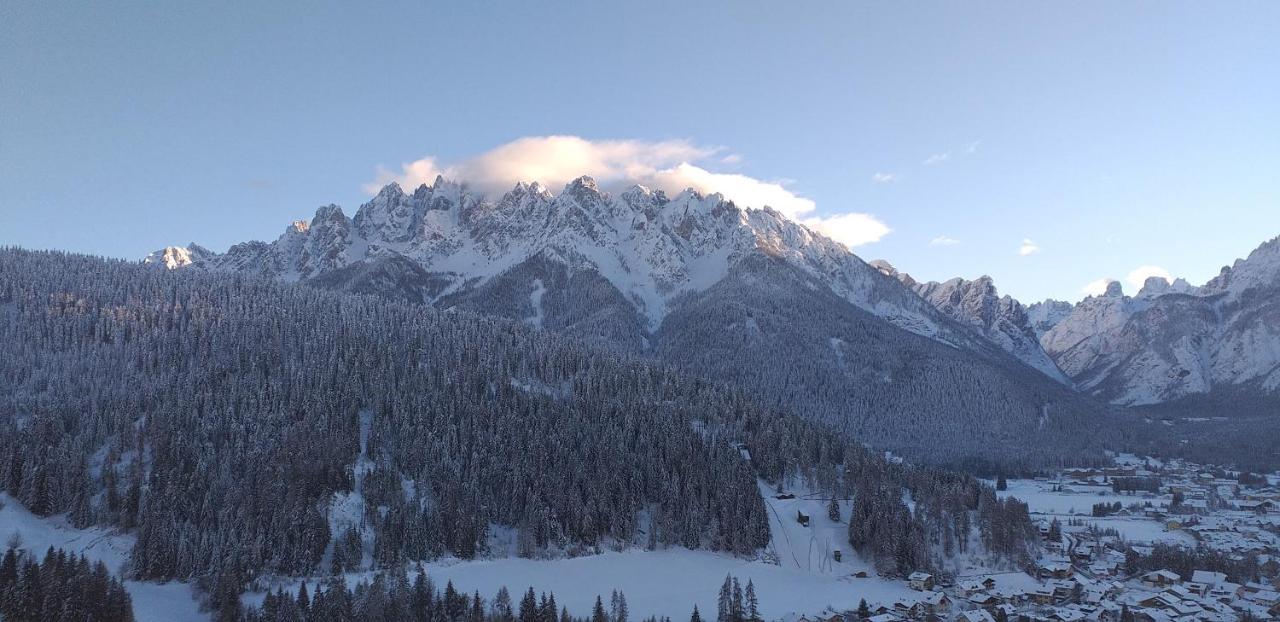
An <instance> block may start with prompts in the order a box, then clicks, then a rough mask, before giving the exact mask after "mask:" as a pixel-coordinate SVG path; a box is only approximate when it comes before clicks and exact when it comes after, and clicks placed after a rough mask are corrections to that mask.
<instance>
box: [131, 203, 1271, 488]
mask: <svg viewBox="0 0 1280 622" xmlns="http://www.w3.org/2000/svg"><path fill="white" fill-rule="evenodd" d="M1276 246H1277V243H1276V241H1275V240H1273V241H1272V242H1270V243H1268V244H1267V245H1264V246H1263V248H1260V249H1259V250H1258V251H1257V252H1255V253H1254V255H1252V256H1250V258H1249V259H1248V260H1244V261H1241V262H1237V264H1236V265H1235V266H1233V267H1231V268H1229V269H1224V272H1223V274H1222V275H1220V276H1219V277H1218V278H1217V279H1215V280H1214V281H1212V282H1210V283H1209V284H1206V285H1205V286H1203V287H1200V288H1192V287H1190V286H1189V285H1186V284H1185V283H1182V282H1178V283H1174V284H1164V283H1163V281H1161V283H1155V282H1151V283H1149V284H1148V287H1146V288H1144V290H1143V292H1142V293H1141V294H1139V296H1137V297H1135V298H1127V297H1123V296H1121V295H1120V294H1119V291H1118V290H1115V291H1109V292H1108V295H1106V296H1100V297H1094V298H1089V299H1086V300H1085V301H1083V302H1081V303H1079V304H1077V305H1071V304H1069V303H1060V302H1054V301H1046V302H1044V303H1037V304H1034V305H1031V306H1029V307H1028V306H1025V305H1023V304H1022V303H1020V302H1019V301H1017V300H1015V299H1013V298H1011V297H1009V296H1000V295H999V294H998V292H997V290H996V287H995V285H994V283H993V282H992V280H991V279H990V278H988V277H982V278H979V279H977V280H973V281H966V280H963V279H952V280H949V281H946V282H944V283H934V282H930V283H920V282H916V281H915V280H914V279H912V278H911V277H910V276H909V275H906V274H903V273H899V272H898V271H896V270H894V269H893V267H892V266H891V265H889V264H888V263H886V262H872V263H867V262H864V261H863V260H862V259H860V258H859V257H857V256H856V255H855V254H853V253H852V252H850V251H849V250H848V249H847V248H846V247H844V246H843V245H841V244H839V243H837V242H834V241H832V240H830V239H829V238H827V237H825V236H823V235H821V234H819V233H816V232H814V231H812V230H811V229H809V228H807V227H806V226H804V225H802V224H800V223H797V222H795V221H793V220H791V219H789V218H787V217H785V216H784V215H782V214H781V213H779V212H777V211H775V210H772V209H770V208H767V207H766V208H762V209H752V208H744V207H740V206H738V205H736V204H734V203H733V202H732V201H729V200H726V199H725V198H724V197H723V196H721V195H718V194H709V195H708V194H702V193H699V192H696V191H694V190H686V191H684V192H681V193H679V194H677V195H675V196H668V195H667V194H665V193H663V192H661V191H654V190H650V189H647V188H645V187H642V186H633V187H631V188H628V189H626V190H624V191H622V192H619V193H617V194H611V193H608V192H605V191H603V190H601V189H600V188H599V187H598V186H597V185H596V184H595V182H594V181H593V180H592V179H591V178H589V177H582V178H579V179H577V180H574V181H573V182H571V183H569V184H568V185H566V186H565V187H564V189H563V190H562V191H561V192H559V193H558V194H553V193H552V192H550V191H549V190H548V189H547V188H544V187H543V186H541V185H540V184H537V183H529V184H526V183H520V184H517V185H516V186H515V187H514V188H513V189H512V190H511V191H509V192H507V193H506V194H504V195H503V196H501V197H496V198H491V197H488V196H485V195H484V194H482V193H478V192H474V191H472V190H471V189H470V188H469V187H468V186H467V185H466V184H462V183H456V182H453V181H449V180H445V179H443V178H437V179H436V180H435V182H434V183H433V184H431V185H422V186H420V187H418V188H417V189H415V190H414V191H413V192H412V193H406V192H404V191H403V190H402V189H401V188H400V187H399V186H398V185H396V184H390V185H387V186H386V187H384V188H383V189H382V190H381V191H380V192H379V193H378V194H377V195H376V196H375V197H373V199H372V200H370V201H369V202H367V203H365V204H364V205H362V206H361V207H360V208H359V209H358V210H357V212H356V213H355V215H354V217H348V216H347V215H346V214H345V213H344V212H343V211H342V209H341V208H339V207H337V206H335V205H328V206H324V207H321V208H320V209H318V210H317V211H316V213H315V216H314V217H313V218H312V219H311V220H310V221H297V222H294V223H292V224H291V225H290V226H288V227H287V228H286V229H285V231H284V233H282V234H281V235H280V236H279V237H278V238H277V239H276V240H275V241H273V242H269V243H268V242H246V243H242V244H237V245H235V246H232V247H231V248H230V249H228V250H227V251H226V252H225V253H216V252H212V251H210V250H208V249H205V248H202V247H200V246H198V245H196V244H191V245H189V246H187V247H170V248H166V249H162V250H160V251H157V252H155V253H152V254H151V255H149V256H148V257H147V258H146V259H144V262H145V263H147V264H149V265H154V266H156V267H159V268H165V269H183V270H202V271H219V272H238V273H248V274H255V275H263V276H267V277H270V278H274V279H281V280H284V281H289V282H300V283H303V284H306V285H309V286H315V287H322V288H325V289H332V290H338V291H345V292H351V293H358V294H368V295H376V296H381V297H388V298H392V299H396V300H401V301H407V302H413V303H420V304H425V305H429V306H432V307H435V308H437V309H445V310H448V309H453V310H459V311H469V312H475V313H480V314H485V315H493V316H499V317H505V318H509V319H514V320H519V321H523V322H527V323H529V324H532V325H535V326H537V327H540V328H543V329H546V330H549V331H554V332H558V333H562V334H565V335H567V336H569V337H571V338H574V339H578V340H582V341H585V342H588V343H590V344H593V345H595V346H598V347H601V348H605V349H612V350H617V351H620V352H625V353H631V354H639V355H642V356H650V357H654V358H657V359H659V360H661V361H663V362H666V363H669V364H672V365H675V366H677V367H681V368H685V369H688V370H691V371H693V372H696V373H698V374H700V375H706V376H709V377H711V378H714V379H717V380H727V381H731V382H735V383H738V384H740V385H742V386H745V387H749V388H751V389H752V390H755V391H757V392H759V393H761V394H763V395H765V396H767V397H768V398H770V399H772V400H775V401H776V402H777V403H779V404H780V405H785V406H786V407H788V408H793V409H795V410H797V411H799V412H801V413H803V414H806V415H808V416H810V417H812V418H816V419H819V420H822V421H824V422H827V423H831V424H835V425H836V426H837V427H840V428H842V429H845V430H847V431H849V432H852V433H854V434H857V435H858V437H859V438H861V439H863V440H864V441H866V442H870V443H875V444H877V445H879V446H883V447H886V448H889V449H892V450H895V451H900V452H903V453H907V454H912V455H916V456H924V457H928V458H931V459H935V460H939V461H966V460H974V459H978V456H982V459H983V460H986V459H991V460H1001V461H1006V462H1007V461H1014V462H1016V461H1020V460H1026V459H1030V457H1031V456H1033V455H1034V461H1036V462H1042V461H1044V460H1050V461H1052V460H1054V459H1056V458H1055V457H1057V456H1060V457H1062V459H1064V460H1065V459H1067V457H1068V456H1070V457H1071V459H1073V460H1078V459H1079V457H1080V455H1081V453H1082V452H1084V453H1088V451H1089V450H1088V449H1087V448H1091V447H1097V446H1099V445H1100V444H1101V443H1100V442H1099V441H1100V439H1102V438H1118V437H1120V436H1123V435H1124V433H1123V431H1122V430H1120V429H1119V428H1118V427H1116V425H1115V423H1116V422H1117V421H1119V420H1122V418H1117V417H1115V416H1114V415H1115V413H1116V412H1117V411H1116V408H1115V406H1113V405H1112V404H1114V405H1121V406H1127V405H1136V404H1151V403H1157V402H1163V401H1169V400H1176V399H1179V398H1182V397H1185V396H1187V395H1192V394H1196V393H1201V394H1204V393H1212V392H1214V391H1218V390H1220V389H1223V388H1225V387H1228V386H1230V387H1233V388H1235V389H1239V390H1246V391H1249V392H1251V394H1257V395H1262V396H1270V395H1271V394H1272V393H1274V391H1275V390H1276V388H1277V385H1280V372H1277V369H1278V367H1277V363H1278V361H1280V355H1278V354H1277V353H1280V334H1277V329H1276V328H1274V327H1275V326H1280V322H1277V321H1276V319H1277V317H1278V316H1277V314H1278V313H1280V311H1277V305H1276V304H1275V303H1274V302H1273V301H1274V300H1275V299H1276V297H1275V296H1274V293H1275V288H1276V286H1277V282H1278V281H1277V278H1276V269H1275V267H1276V266H1277V265H1280V261H1276V260H1275V259H1274V258H1275V256H1276V254H1277V253H1276V250H1275V247H1276ZM1255 256H1256V257H1255ZM1268 258H1270V259H1268ZM1161 284H1163V285H1164V287H1161ZM1269 294H1270V295H1269ZM993 441H996V442H994V443H993ZM1000 441H1011V442H1000ZM1002 448H1004V449H1002ZM1002 453H1003V454H1004V455H1001V454H1002Z"/></svg>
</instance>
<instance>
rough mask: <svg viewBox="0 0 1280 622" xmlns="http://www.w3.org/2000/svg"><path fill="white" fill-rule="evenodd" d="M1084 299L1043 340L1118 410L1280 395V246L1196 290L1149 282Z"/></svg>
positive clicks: (1269, 245)
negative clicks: (1245, 391) (1201, 398)
mask: <svg viewBox="0 0 1280 622" xmlns="http://www.w3.org/2000/svg"><path fill="white" fill-rule="evenodd" d="M1112 285H1113V286H1114V287H1109V288H1108V290H1107V293H1106V294H1104V295H1102V296H1096V297H1090V298H1086V299H1085V300H1084V301H1082V302H1080V303H1079V304H1078V305H1076V306H1075V307H1074V308H1072V309H1071V312H1070V313H1069V314H1068V315H1067V316H1066V317H1065V318H1062V319H1061V320H1060V321H1057V322H1056V323H1054V324H1053V326H1052V328H1051V329H1050V330H1048V331H1047V332H1045V333H1044V334H1043V335H1042V336H1041V345H1042V346H1044V349H1045V351H1046V352H1048V353H1049V355H1050V356H1052V357H1053V359H1054V361H1056V362H1057V364H1058V366H1059V367H1060V368H1061V369H1062V371H1064V372H1065V373H1066V374H1067V375H1068V376H1070V377H1071V378H1072V379H1074V380H1075V381H1076V383H1077V384H1078V386H1080V387H1081V388H1084V389H1087V390H1089V391H1091V392H1092V393H1094V394H1095V395H1098V396H1099V397H1103V398H1105V399H1108V400H1111V401H1113V402H1115V403H1118V404H1127V405H1140V404H1154V403H1159V402H1165V401H1170V400H1175V399H1179V398H1183V397H1188V396H1191V395H1196V394H1203V393H1209V392H1212V391H1213V390H1214V389H1215V388H1220V387H1226V386H1229V385H1240V384H1255V385H1256V386H1257V389H1258V390H1260V391H1263V392H1271V393H1274V392H1275V391H1277V389H1280V238H1276V239H1272V240H1270V241H1268V242H1266V243H1264V244H1262V245H1261V246H1259V247H1258V249H1256V250H1255V251H1253V252H1252V253H1251V254H1250V255H1249V257H1248V258H1247V259H1242V260H1237V261H1236V262H1235V264H1234V265H1232V266H1230V267H1225V268H1223V269H1222V272H1221V273H1220V274H1219V275H1218V276H1217V277H1215V278H1214V279H1212V280H1210V281H1209V282H1208V283H1206V284H1205V285H1204V286H1202V287H1198V288H1197V287H1192V286H1190V285H1189V284H1187V283H1186V281H1184V280H1182V279H1178V280H1175V281H1173V282H1172V283H1169V282H1167V281H1165V280H1163V279H1148V280H1147V282H1146V283H1145V284H1144V285H1143V288H1142V290H1141V291H1140V292H1139V294H1138V295H1137V296H1135V297H1132V298H1131V297H1127V296H1125V295H1124V294H1123V292H1122V291H1121V290H1120V288H1119V286H1118V284H1115V283H1113V284H1112Z"/></svg>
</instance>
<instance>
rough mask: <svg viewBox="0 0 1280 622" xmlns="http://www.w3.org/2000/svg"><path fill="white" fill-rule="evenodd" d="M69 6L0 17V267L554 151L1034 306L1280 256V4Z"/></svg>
mask: <svg viewBox="0 0 1280 622" xmlns="http://www.w3.org/2000/svg"><path fill="white" fill-rule="evenodd" d="M79 4H80V5H79V6H72V5H71V4H69V3H68V4H61V5H58V4H55V3H36V2H5V3H2V4H0V244H18V245H22V246H26V247H32V248H60V249H68V250H74V251H82V252H89V253H96V254H104V255H110V256H119V257H130V258H139V257H141V256H143V255H145V254H146V253H147V252H149V251H151V250H154V249H156V248H159V247H162V246H165V245H169V244H178V243H181V244H185V243H187V242H189V241H197V242H199V243H201V244H204V245H206V246H209V247H211V248H214V249H217V250H222V249H225V248H226V247H227V246H228V245H230V244H232V243H234V242H238V241H243V240H246V239H274V237H275V236H276V235H278V234H279V232H280V231H282V230H283V228H284V227H285V225H286V224H287V223H288V222H289V221H290V220H293V219H297V218H304V217H309V216H310V215H311V214H312V213H313V212H314V210H315V208H316V207H317V206H319V205H321V204H327V203H338V204H340V205H342V206H343V207H344V208H345V209H346V211H347V213H348V214H352V213H354V211H355V208H356V207H357V206H358V205H359V204H360V203H361V202H362V201H364V200H365V199H367V197H368V195H367V191H366V187H367V186H368V185H369V184H370V183H372V182H376V181H381V180H383V179H390V178H393V177H395V176H397V175H401V176H402V175H403V174H404V169H402V165H404V164H405V163H412V162H419V163H420V166H419V169H418V170H423V169H424V168H427V167H425V165H423V164H422V163H426V164H429V165H430V166H433V167H435V168H433V169H430V170H433V171H434V170H443V171H448V172H454V173H457V172H460V171H461V172H469V173H474V174H485V173H492V172H493V171H495V170H500V171H502V172H504V173H506V174H510V173H511V171H512V170H516V171H524V170H529V169H527V168H526V169H519V168H516V169H512V168H511V167H510V166H507V168H503V166H506V165H507V164H508V163H506V162H505V161H504V160H503V158H505V157H507V156H510V155H511V153H513V152H518V151H520V149H517V148H516V147H520V146H523V147H528V148H530V149H532V151H528V150H526V151H524V152H521V153H523V155H522V156H521V155H520V154H517V156H519V157H524V158H525V160H526V161H525V164H528V160H529V159H530V158H532V159H534V160H536V159H537V158H540V157H547V156H546V154H547V153H560V152H559V151H554V150H553V151H551V152H548V151H538V148H540V147H545V146H546V144H547V143H546V141H543V142H538V141H537V140H536V139H535V140H527V141H524V142H518V143H516V147H511V146H510V145H509V143H512V141H518V140H519V139H522V138H526V137H542V136H569V137H581V139H582V141H581V143H576V142H575V143H573V144H574V145H578V146H579V147H581V149H580V150H579V151H580V152H581V153H580V154H579V155H583V157H584V158H585V159H584V160H583V162H584V163H585V166H586V167H587V168H590V167H597V168H598V167H604V168H603V170H605V171H606V172H608V171H614V172H617V171H632V170H633V169H634V168H635V167H634V166H633V165H636V164H637V162H638V163H639V165H640V168H641V169H642V174H643V175H644V176H646V177H647V178H648V177H655V176H656V177H661V178H662V179H665V180H667V181H668V182H671V183H675V182H676V181H679V180H683V179H686V178H688V179H700V180H702V182H701V183H706V184H718V183H731V184H736V185H735V186H734V188H736V190H735V191H737V192H741V193H746V194H750V193H753V192H755V193H756V194H754V195H752V196H773V197H775V198H776V197H779V196H781V197H782V199H781V200H783V201H794V202H796V203H795V204H794V205H795V208H794V210H793V211H794V213H795V215H796V217H797V218H799V219H802V220H809V221H812V222H815V224H819V223H826V224H827V225H829V226H830V227H831V230H832V231H833V232H837V233H838V234H839V235H844V236H846V239H850V240H856V241H863V242H866V240H869V239H875V238H877V237H878V240H877V241H874V242H868V243H863V244H861V245H859V246H857V247H856V248H855V249H854V250H855V252H857V253H858V254H859V255H860V256H862V257H863V258H865V259H875V258H884V259H887V260H889V261H891V262H892V263H894V264H895V265H896V266H898V267H899V268H900V269H903V270H905V271H908V272H910V273H912V274H913V275H914V276H916V277H917V278H920V279H945V278H948V277H951V276H964V277H969V278H972V277H976V276H978V275H981V274H989V275H991V276H992V277H994V278H995V280H996V284H997V286H998V287H999V288H1000V289H1001V290H1002V291H1003V292H1005V293H1010V294H1013V295H1015V296H1017V297H1018V298H1020V299H1023V300H1026V301H1030V300H1036V299H1041V298H1045V297H1048V296H1053V297H1057V298H1066V299H1078V298H1079V297H1081V295H1082V294H1081V288H1082V287H1084V286H1085V285H1086V284H1087V283H1089V282H1091V281H1095V280H1097V279H1100V278H1105V277H1111V278H1117V279H1121V280H1124V279H1125V277H1126V275H1128V274H1129V273H1130V272H1131V271H1133V270H1135V269H1136V268H1138V267H1140V266H1156V267H1158V268H1162V269H1164V270H1167V271H1168V272H1169V273H1171V274H1173V275H1175V276H1185V277H1187V278H1188V279H1189V280H1191V281H1192V282H1193V283H1199V282H1203V281H1204V280H1205V279H1207V278H1209V277H1211V276H1212V275H1213V274H1215V273H1216V272H1217V270H1218V268H1219V267H1221V266H1222V265H1224V264H1226V263H1229V262H1230V261H1232V260H1233V259H1234V258H1236V257H1240V256H1243V255H1246V254H1247V253H1248V252H1249V251H1250V250H1251V249H1252V248H1254V247H1255V246H1257V245H1258V244H1259V243H1261V242H1262V241H1264V240H1266V239H1269V238H1271V237H1274V236H1276V235H1277V234H1280V36H1277V34H1276V33H1278V32H1280V3H1274V2H1257V3H1178V2H1161V3H1151V2H1130V3H1114V2H1070V3H1052V4H1051V3H1043V2H1035V3H996V2H983V3H977V4H973V3H939V4H920V3H846V2H840V3H831V4H825V3H818V2H802V3H750V2H730V3H724V4H712V3H696V4H697V5H696V6H688V5H690V4H695V3H683V2H680V3H649V2H642V3H580V4H573V3H563V4H562V3H517V2H501V3H499V2H483V1H482V2H470V3H458V4H457V5H456V6H448V5H441V6H429V5H425V4H422V3H413V4H402V5H392V4H381V3H345V4H344V3H321V2H308V3H301V2H299V3H288V2H278V3H253V4H251V3H237V4H234V5H224V4H222V3H208V4H207V5H197V4H195V3H182V4H184V5H185V6H177V5H171V4H155V3H150V4H132V3H121V4H120V5H118V6H117V5H114V4H111V5H109V3H79ZM606 5H607V6H606ZM609 141H613V142H609ZM557 144H559V143H557ZM503 145H508V147H506V148H502V146H503ZM584 154H585V155H584ZM425 158H430V159H425ZM686 161H687V162H688V164H689V165H690V166H691V167H692V168H689V169H681V168H678V167H679V165H680V164H682V163H684V162H686ZM380 171H381V173H380ZM690 171H692V173H690ZM561 172H562V171H556V173H555V174H549V175H551V176H553V177H554V176H555V175H558V174H560V173H561ZM583 172H592V171H583ZM677 173H679V174H677ZM686 173H690V174H686ZM629 174H630V173H629V172H628V173H625V174H623V176H624V177H625V176H626V175H629ZM499 177H502V176H501V175H499ZM501 181H505V178H503V179H501ZM744 184H746V185H744ZM751 184H755V185H754V186H753V185H751ZM553 189H557V188H553ZM757 191H760V192H763V194H760V192H757ZM779 192H781V193H782V194H781V195H779V194H778V193H779ZM769 193H773V194H769ZM746 194H743V196H746ZM849 213H854V214H860V215H861V216H856V217H848V218H846V219H844V220H840V219H835V218H833V217H835V216H836V215H839V214H849ZM879 225H883V227H885V228H887V229H889V231H888V232H887V233H885V232H884V231H882V230H877V229H875V227H877V226H879ZM868 228H870V230H868ZM1031 247H1034V249H1035V250H1034V251H1033V252H1031V251H1030V248H1031ZM1024 249H1026V250H1027V251H1028V252H1026V254H1022V252H1020V251H1023V250H1024ZM1126 286H1127V285H1126ZM1127 290H1128V291H1130V293H1132V292H1133V291H1134V290H1133V288H1132V287H1129V286H1127Z"/></svg>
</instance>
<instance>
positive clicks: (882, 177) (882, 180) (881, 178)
mask: <svg viewBox="0 0 1280 622" xmlns="http://www.w3.org/2000/svg"><path fill="white" fill-rule="evenodd" d="M871 181H874V182H876V183H877V184H887V183H889V182H892V181H898V176H897V175H895V174H893V173H876V174H874V175H872V176H871Z"/></svg>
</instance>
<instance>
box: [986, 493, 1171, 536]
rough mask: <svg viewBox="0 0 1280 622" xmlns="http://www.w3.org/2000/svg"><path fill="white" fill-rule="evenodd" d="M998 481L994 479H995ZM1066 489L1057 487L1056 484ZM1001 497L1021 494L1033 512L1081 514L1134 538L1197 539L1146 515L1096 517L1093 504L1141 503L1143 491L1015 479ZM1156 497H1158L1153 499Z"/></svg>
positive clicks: (1063, 517)
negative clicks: (1121, 492)
mask: <svg viewBox="0 0 1280 622" xmlns="http://www.w3.org/2000/svg"><path fill="white" fill-rule="evenodd" d="M992 483H993V484H994V482H992ZM1059 484H1060V485H1061V487H1062V490H1060V491H1054V490H1053V487H1054V486H1055V485H1059ZM997 494H998V495H1000V497H1002V498H1003V497H1010V496H1012V497H1017V498H1019V499H1021V500H1022V501H1025V502H1026V503H1027V508H1028V509H1029V510H1030V511H1031V513H1032V515H1041V516H1056V517H1058V518H1059V520H1061V521H1062V522H1063V523H1066V522H1067V519H1068V518H1077V519H1080V520H1083V521H1085V522H1086V523H1092V524H1095V525H1097V526H1098V527H1099V528H1101V529H1107V528H1110V529H1115V530H1116V531H1118V532H1120V534H1121V535H1123V536H1124V537H1125V539H1126V540H1129V541H1131V542H1142V543H1152V542H1172V543H1179V544H1194V543H1195V539H1194V538H1192V537H1191V536H1190V535H1189V534H1187V533H1185V532H1182V531H1166V530H1165V528H1164V525H1162V524H1160V523H1159V522H1157V521H1155V520H1153V519H1150V518H1147V517H1145V516H1109V517H1104V518H1094V517H1093V516H1092V511H1093V504H1095V503H1115V502H1116V501H1119V502H1120V503H1122V504H1124V505H1126V506H1127V505H1129V504H1131V503H1135V502H1136V503H1140V502H1142V501H1144V500H1147V499H1146V498H1144V497H1142V496H1140V495H1128V494H1125V495H1120V494H1115V493H1112V492H1111V491H1110V490H1109V489H1106V488H1103V487H1100V486H1085V485H1080V484H1075V483H1072V482H1057V481H1045V480H1034V479H1011V480H1009V489H1008V490H1004V491H1000V492H998V493H997ZM1152 500H1154V499H1152Z"/></svg>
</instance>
